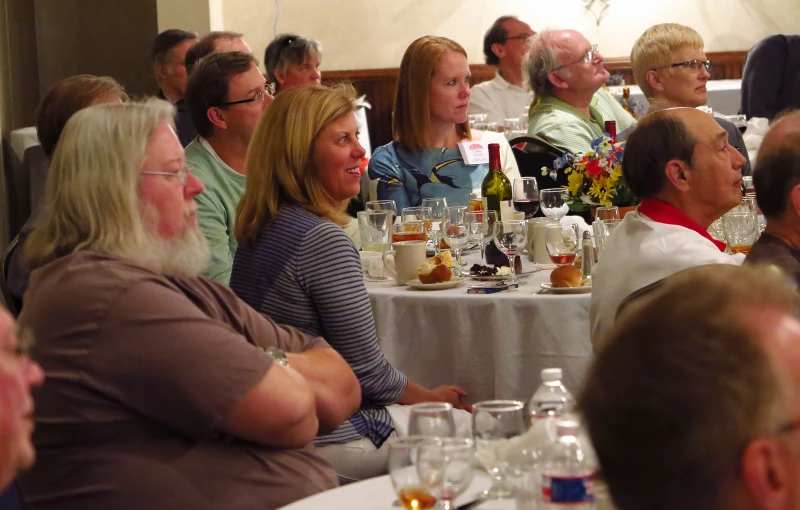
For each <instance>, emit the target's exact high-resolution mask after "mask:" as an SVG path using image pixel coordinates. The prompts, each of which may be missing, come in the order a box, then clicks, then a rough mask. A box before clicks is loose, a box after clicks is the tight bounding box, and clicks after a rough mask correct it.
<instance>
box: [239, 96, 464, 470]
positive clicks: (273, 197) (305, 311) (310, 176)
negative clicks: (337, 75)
mask: <svg viewBox="0 0 800 510" xmlns="http://www.w3.org/2000/svg"><path fill="white" fill-rule="evenodd" d="M355 98H356V96H355V91H354V90H353V88H352V87H351V86H349V85H343V86H337V87H334V88H328V87H323V86H319V85H309V86H304V87H295V88H291V89H287V90H285V91H283V92H281V93H280V94H278V95H277V96H276V98H275V101H274V102H273V103H272V105H270V107H269V109H268V110H267V111H266V113H265V114H264V117H262V119H261V120H260V121H259V124H258V127H257V128H256V131H255V133H254V135H253V141H252V143H251V144H250V149H249V150H248V153H247V168H248V177H247V189H246V191H245V194H244V197H243V198H242V201H241V202H240V203H239V208H238V210H237V214H236V234H237V239H238V241H239V248H238V249H237V251H236V256H235V257H234V260H233V272H232V275H231V288H232V289H233V291H234V292H235V293H236V294H237V295H238V296H239V297H240V298H242V299H243V300H244V301H245V302H247V303H248V304H249V305H250V306H252V307H253V308H255V309H256V310H258V311H259V312H261V313H264V314H266V315H268V316H269V317H271V318H272V319H274V320H275V321H277V322H278V323H281V324H287V325H290V326H294V327H296V328H298V329H300V330H301V331H303V332H304V333H306V334H308V335H311V336H322V337H324V338H325V340H326V341H327V342H328V343H329V344H330V345H331V346H332V347H333V348H334V349H336V350H337V351H338V352H339V353H340V354H341V355H342V356H343V357H344V358H345V360H347V362H348V363H349V364H350V367H351V368H352V369H353V371H354V372H355V373H356V376H357V377H358V380H359V383H360V384H361V391H362V395H363V398H362V406H361V408H360V409H359V410H358V411H357V412H356V413H355V414H353V415H352V416H351V417H350V419H349V420H348V421H346V422H345V423H344V424H343V425H341V426H340V427H339V428H337V429H336V430H333V431H330V430H329V431H325V432H324V433H321V434H320V435H319V436H318V437H317V439H316V440H315V444H316V445H317V447H318V450H317V451H318V452H319V453H320V454H321V455H322V456H323V457H325V458H326V459H327V460H328V461H329V462H330V463H331V464H332V465H333V466H334V468H336V471H337V473H338V474H339V477H340V480H341V481H342V482H350V481H355V480H362V479H365V478H369V477H372V476H377V475H380V474H385V473H386V463H387V448H386V447H385V446H384V445H385V443H386V441H387V440H390V438H391V437H394V434H395V433H394V424H393V422H392V418H391V416H390V415H389V412H388V411H387V409H386V406H389V405H391V404H414V403H418V402H432V401H444V402H450V403H452V404H453V405H454V406H455V407H468V406H467V405H466V404H463V403H462V402H461V398H462V397H465V396H466V392H464V390H462V389H461V388H459V387H457V386H441V387H439V388H436V389H434V390H428V389H426V388H423V387H422V386H420V385H418V384H416V383H414V382H413V381H411V380H409V379H408V378H407V377H406V376H405V375H404V374H402V373H401V372H399V371H398V370H396V369H395V368H394V367H392V365H391V364H389V362H388V361H387V360H386V358H384V356H383V353H382V352H381V350H380V348H379V347H378V341H377V335H376V331H375V323H374V319H373V316H372V309H371V307H370V303H369V297H368V296H367V290H366V287H365V286H364V277H363V274H362V271H361V260H360V258H359V255H358V251H357V250H356V248H355V246H354V245H353V242H352V241H351V240H350V239H349V238H348V236H347V235H346V234H345V232H344V231H343V230H342V228H341V226H342V225H344V224H346V223H347V221H348V219H347V218H348V217H347V215H346V214H345V213H344V208H345V206H346V204H347V201H348V200H349V199H350V198H351V197H353V196H354V195H356V194H357V193H358V191H359V180H360V174H359V162H360V160H361V158H362V157H363V156H364V149H363V148H362V147H361V145H360V144H359V143H358V139H357V137H356V135H357V127H356V120H355V115H354V114H353V108H354V106H353V101H354V100H355ZM461 413H462V415H467V414H468V413H466V412H461Z"/></svg>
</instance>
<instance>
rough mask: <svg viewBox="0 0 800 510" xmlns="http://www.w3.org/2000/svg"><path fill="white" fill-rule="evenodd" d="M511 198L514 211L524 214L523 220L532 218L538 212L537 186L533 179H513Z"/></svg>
mask: <svg viewBox="0 0 800 510" xmlns="http://www.w3.org/2000/svg"><path fill="white" fill-rule="evenodd" d="M513 186H514V190H513V194H512V198H513V200H514V209H515V210H516V211H518V212H522V213H525V219H526V220H527V219H530V218H533V217H534V216H535V215H536V213H537V212H538V211H539V185H538V184H536V179H534V178H533V177H523V178H521V179H514V182H513Z"/></svg>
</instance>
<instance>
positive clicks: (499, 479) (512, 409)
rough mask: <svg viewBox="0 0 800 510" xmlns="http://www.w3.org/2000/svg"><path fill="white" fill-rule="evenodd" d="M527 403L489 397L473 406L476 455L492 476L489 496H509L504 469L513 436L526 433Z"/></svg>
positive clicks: (488, 491)
mask: <svg viewBox="0 0 800 510" xmlns="http://www.w3.org/2000/svg"><path fill="white" fill-rule="evenodd" d="M523 408H524V404H523V403H522V402H519V401H516V400H487V401H484V402H478V403H477V404H475V405H474V406H472V437H473V440H474V441H475V454H476V455H477V457H478V460H480V461H481V463H482V464H483V466H484V467H485V468H486V470H487V471H488V472H489V474H490V475H491V476H492V478H493V480H492V486H491V487H489V489H488V490H486V491H485V492H483V493H482V494H481V496H482V497H483V498H485V499H506V498H509V497H511V493H510V492H509V490H508V488H507V487H506V486H505V484H504V483H503V482H504V480H503V479H504V477H505V474H504V469H505V462H506V459H505V457H506V453H507V449H508V448H509V446H510V443H509V440H510V439H511V438H514V437H517V436H520V435H522V434H523V433H524V432H525V420H524V412H523Z"/></svg>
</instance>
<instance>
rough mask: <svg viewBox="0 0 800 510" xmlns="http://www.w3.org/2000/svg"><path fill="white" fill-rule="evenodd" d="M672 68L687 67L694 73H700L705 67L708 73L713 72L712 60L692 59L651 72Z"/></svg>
mask: <svg viewBox="0 0 800 510" xmlns="http://www.w3.org/2000/svg"><path fill="white" fill-rule="evenodd" d="M672 67H686V68H688V69H691V70H693V71H699V70H700V69H702V68H704V67H705V68H706V71H708V72H709V73H710V72H711V61H710V60H697V59H692V60H687V61H686V62H677V63H675V64H669V65H666V66H661V67H656V68H655V69H651V70H652V71H656V70H658V69H667V68H672Z"/></svg>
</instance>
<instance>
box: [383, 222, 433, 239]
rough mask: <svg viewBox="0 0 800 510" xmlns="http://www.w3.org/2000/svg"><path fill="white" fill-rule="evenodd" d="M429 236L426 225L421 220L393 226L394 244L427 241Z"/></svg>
mask: <svg viewBox="0 0 800 510" xmlns="http://www.w3.org/2000/svg"><path fill="white" fill-rule="evenodd" d="M427 240H428V235H427V234H426V233H425V223H424V222H422V221H421V220H407V221H402V220H401V221H400V223H398V224H396V225H394V226H393V232H392V242H393V243H399V242H400V241H427Z"/></svg>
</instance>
